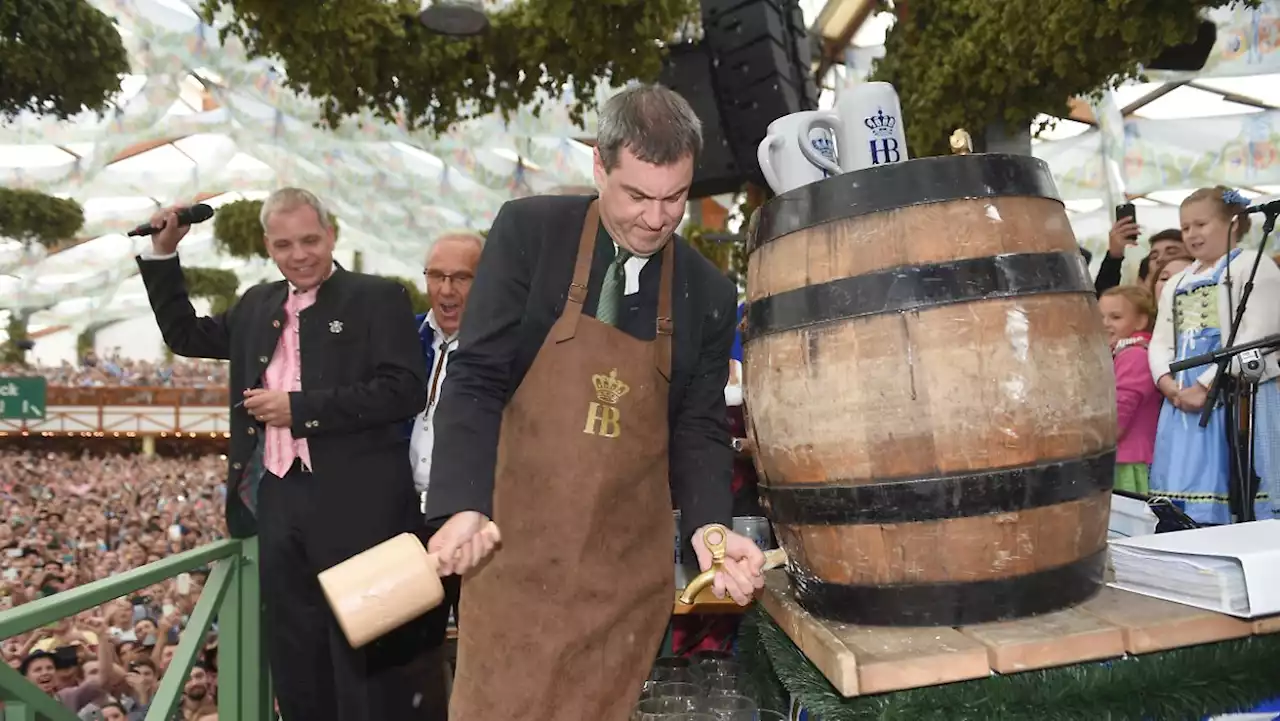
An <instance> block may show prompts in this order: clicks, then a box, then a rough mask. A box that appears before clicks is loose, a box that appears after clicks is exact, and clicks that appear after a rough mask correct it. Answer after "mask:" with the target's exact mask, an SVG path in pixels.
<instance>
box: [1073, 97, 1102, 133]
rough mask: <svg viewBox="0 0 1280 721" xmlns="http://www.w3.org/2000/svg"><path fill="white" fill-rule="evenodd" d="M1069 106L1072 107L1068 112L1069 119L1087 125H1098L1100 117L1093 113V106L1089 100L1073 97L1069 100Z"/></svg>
mask: <svg viewBox="0 0 1280 721" xmlns="http://www.w3.org/2000/svg"><path fill="white" fill-rule="evenodd" d="M1067 107H1069V108H1071V112H1070V113H1068V114H1067V120H1074V121H1076V122H1077V123H1084V124H1086V125H1093V126H1095V127H1096V126H1097V125H1098V118H1097V116H1095V115H1094V114H1093V108H1091V107H1089V102H1088V101H1087V100H1085V99H1083V98H1071V99H1070V100H1068V101H1067Z"/></svg>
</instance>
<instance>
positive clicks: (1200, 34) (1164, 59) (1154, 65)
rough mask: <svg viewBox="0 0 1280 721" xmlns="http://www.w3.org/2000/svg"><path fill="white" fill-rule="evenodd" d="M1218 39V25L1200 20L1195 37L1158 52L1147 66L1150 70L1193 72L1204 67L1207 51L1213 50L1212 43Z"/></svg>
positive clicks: (1207, 56)
mask: <svg viewBox="0 0 1280 721" xmlns="http://www.w3.org/2000/svg"><path fill="white" fill-rule="evenodd" d="M1217 40H1218V26H1217V25H1214V24H1213V22H1212V21H1210V20H1202V21H1201V22H1200V27H1199V28H1197V30H1196V39H1195V40H1193V41H1191V42H1189V43H1186V44H1183V45H1174V46H1173V47H1171V48H1167V49H1166V50H1165V51H1164V52H1162V53H1160V55H1159V56H1157V57H1156V59H1155V60H1152V61H1151V62H1150V63H1149V64H1148V65H1147V67H1149V68H1151V69H1152V70H1181V71H1184V72H1193V71H1196V70H1200V69H1202V68H1204V64H1205V63H1206V62H1208V61H1209V53H1211V52H1213V44H1214V43H1215V42H1217Z"/></svg>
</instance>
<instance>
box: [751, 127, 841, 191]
mask: <svg viewBox="0 0 1280 721" xmlns="http://www.w3.org/2000/svg"><path fill="white" fill-rule="evenodd" d="M819 115H821V113H820V112H818V111H816V110H805V111H802V112H799V113H791V114H790V115H784V116H782V117H781V118H778V119H777V120H775V121H773V122H772V123H769V129H768V134H767V135H766V136H765V139H764V140H763V141H761V143H760V147H759V148H758V149H757V151H756V159H757V160H758V161H759V162H760V172H761V173H763V174H764V179H765V181H766V182H768V183H769V187H770V188H773V192H775V193H785V192H787V191H788V190H794V189H795V188H798V187H800V186H802V185H808V184H809V183H814V182H817V181H819V180H822V179H823V178H826V177H830V176H831V175H832V174H833V173H838V172H840V171H839V170H834V171H831V170H827V169H825V168H829V167H835V161H836V149H835V147H834V143H833V142H832V135H831V132H830V131H828V130H826V129H823V128H819V127H814V128H813V129H812V130H810V131H806V130H805V128H807V127H808V126H810V125H811V124H812V123H813V121H814V119H815V118H816V117H817V116H819ZM800 138H803V140H801V139H800ZM811 156H816V157H820V158H822V159H823V160H824V161H825V163H826V165H824V166H818V165H815V164H814V162H812V161H811V159H810V158H811Z"/></svg>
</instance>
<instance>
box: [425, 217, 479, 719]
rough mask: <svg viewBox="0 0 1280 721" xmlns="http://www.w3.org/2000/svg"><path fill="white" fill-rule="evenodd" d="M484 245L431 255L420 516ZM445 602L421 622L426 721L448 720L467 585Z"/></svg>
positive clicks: (448, 593)
mask: <svg viewBox="0 0 1280 721" xmlns="http://www.w3.org/2000/svg"><path fill="white" fill-rule="evenodd" d="M483 244H484V241H483V239H481V237H480V236H479V235H476V234H475V233H471V232H465V231H464V232H449V233H445V234H444V235H442V236H440V237H439V238H438V239H437V240H436V242H435V243H434V244H432V246H431V249H430V250H429V251H428V252H427V262H426V265H425V266H424V269H423V276H424V277H425V278H426V281H427V295H429V296H430V297H431V310H429V311H427V312H426V313H425V314H423V315H420V316H418V337H419V338H421V339H422V357H423V360H424V362H425V363H426V370H427V402H426V405H425V406H424V407H423V410H422V412H421V413H419V414H418V415H417V416H416V417H415V418H414V421H413V430H412V432H411V435H410V436H409V459H410V462H411V463H412V465H413V483H414V486H415V487H417V489H418V499H419V503H420V504H421V506H420V510H421V511H422V512H425V511H426V504H427V487H428V485H429V483H430V480H431V449H432V447H433V446H434V445H435V443H434V441H435V429H434V427H433V425H432V419H433V418H434V416H435V409H436V406H437V405H439V403H438V402H439V400H440V387H441V386H442V385H444V380H445V375H446V372H447V367H448V360H449V354H450V353H452V352H453V349H454V348H456V347H457V345H458V327H459V326H460V325H461V324H462V313H463V311H465V310H466V307H467V296H468V295H470V293H471V281H472V279H473V278H475V274H476V266H477V265H478V264H479V263H480V251H481V249H482V247H483ZM438 525H439V524H436V526H433V527H430V528H428V530H427V535H424V536H423V537H424V538H428V537H430V534H432V533H434V532H435V531H436V530H437V527H438ZM441 582H442V583H443V584H444V590H445V602H444V603H442V604H440V606H438V607H437V608H435V609H434V610H432V611H430V612H429V613H427V614H426V617H425V618H424V619H423V620H422V623H423V624H424V633H425V634H426V644H425V645H426V647H427V649H428V652H427V654H426V656H427V659H428V660H427V663H428V665H429V666H430V669H429V670H428V672H427V679H426V681H427V688H426V693H425V694H424V699H423V701H424V703H423V706H422V710H423V711H424V718H426V719H429V720H430V721H434V720H435V719H441V721H443V719H445V718H447V715H448V710H447V709H448V684H447V682H446V680H445V679H446V677H447V676H446V675H447V671H446V669H445V661H446V659H445V658H444V652H443V649H444V640H445V632H446V630H447V628H448V625H449V612H450V610H453V611H454V612H455V613H456V612H457V608H458V598H459V594H460V590H461V585H462V579H461V577H460V576H446V577H444V578H442V579H441Z"/></svg>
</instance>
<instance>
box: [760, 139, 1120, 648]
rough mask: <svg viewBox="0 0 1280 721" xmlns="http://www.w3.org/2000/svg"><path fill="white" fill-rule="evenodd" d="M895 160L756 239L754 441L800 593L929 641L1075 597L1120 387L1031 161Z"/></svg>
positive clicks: (1090, 588) (832, 609)
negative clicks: (928, 630)
mask: <svg viewBox="0 0 1280 721" xmlns="http://www.w3.org/2000/svg"><path fill="white" fill-rule="evenodd" d="M911 162H912V163H915V164H916V165H917V167H916V168H914V169H913V168H911V167H897V168H893V169H892V170H891V171H890V172H889V173H885V172H883V171H881V170H880V169H877V170H875V171H869V172H868V173H866V174H865V177H859V178H849V177H848V176H837V177H836V178H832V179H829V180H826V181H822V182H821V183H816V184H814V185H813V186H806V187H805V188H801V189H799V190H797V191H793V192H792V193H788V194H786V195H783V196H779V197H778V198H775V199H774V200H773V201H770V205H767V206H766V207H765V208H764V209H763V212H762V214H761V215H762V216H763V217H762V218H757V219H755V221H756V223H755V224H753V225H754V226H755V227H754V232H755V235H754V237H753V239H752V246H753V247H752V253H751V257H750V261H749V265H748V301H749V303H750V304H749V306H748V311H747V330H746V333H745V336H744V337H745V340H746V343H745V363H744V382H745V387H746V391H747V399H748V405H749V411H750V413H749V415H750V419H751V420H750V426H751V428H750V432H751V433H752V435H753V438H754V440H755V443H756V447H757V455H756V458H757V464H758V467H759V470H760V471H761V476H762V478H763V479H764V480H765V482H766V487H765V488H764V489H763V495H764V497H765V502H766V505H767V507H768V508H769V513H770V516H771V517H772V518H773V520H774V525H775V531H776V533H777V535H778V537H779V539H780V540H781V542H782V544H783V545H784V547H785V548H787V550H788V552H789V554H790V555H791V558H792V564H791V566H790V571H791V574H792V578H793V580H794V581H795V583H796V584H797V590H798V598H799V599H800V601H801V602H802V603H804V604H805V605H806V607H808V608H809V610H810V611H812V612H814V613H817V614H819V615H823V616H827V617H831V618H836V619H839V620H846V621H850V622H857V623H885V624H924V625H929V624H947V625H951V624H959V623H975V622H981V621H986V620H996V619H1000V618H1010V617H1016V616H1022V615H1027V614H1031V613H1039V612H1043V611H1048V610H1054V609H1055V608H1060V607H1063V606H1067V605H1071V604H1073V603H1076V602H1079V601H1082V600H1084V598H1086V597H1087V596H1088V595H1091V594H1092V593H1093V592H1094V591H1095V590H1096V589H1097V587H1098V585H1099V583H1100V580H1101V570H1102V565H1103V562H1104V555H1105V554H1104V549H1105V542H1106V528H1107V519H1108V514H1109V500H1110V495H1109V491H1110V485H1111V479H1112V473H1113V465H1114V449H1115V442H1116V425H1115V389H1114V384H1113V383H1112V381H1111V356H1110V351H1109V349H1108V348H1107V345H1106V343H1105V338H1104V336H1103V335H1102V333H1101V325H1100V322H1099V319H1098V312H1097V306H1096V301H1095V300H1094V297H1093V294H1092V284H1091V282H1090V281H1089V279H1088V276H1087V273H1086V272H1085V270H1084V268H1083V262H1082V258H1081V257H1080V255H1079V250H1078V247H1077V245H1076V242H1075V238H1074V236H1073V234H1072V232H1071V229H1070V224H1069V223H1068V221H1067V218H1066V215H1065V212H1064V211H1063V208H1062V205H1061V203H1060V202H1059V201H1058V200H1057V199H1056V193H1055V192H1054V191H1053V189H1052V182H1051V180H1049V179H1048V171H1047V168H1045V167H1044V166H1043V164H1042V163H1040V161H1037V160H1034V159H1031V158H1013V157H1011V156H970V157H968V158H964V159H961V158H949V159H941V158H939V159H927V160H925V161H911ZM926 164H928V165H929V166H931V167H928V168H925V167H922V166H925V165H926ZM905 165H906V166H910V164H905ZM918 171H924V172H918ZM1001 173H1005V174H1004V175H1003V176H1001ZM895 174H896V177H887V176H891V175H895ZM850 175H853V176H859V175H860V174H858V173H854V174H850ZM873 175H876V176H878V177H879V179H880V180H881V181H882V182H880V183H874V182H871V176H873ZM927 176H933V179H932V184H930V181H928V180H926V181H924V182H922V183H916V185H917V186H919V187H915V188H913V187H910V186H911V183H909V182H903V181H904V179H905V180H907V181H910V180H912V179H913V178H920V177H927ZM994 176H1000V177H1001V178H1003V180H1000V179H999V178H998V179H997V181H992V180H991V178H992V177H994ZM839 186H843V187H839ZM920 187H923V190H922V191H921V190H920ZM863 188H867V190H864V189H863ZM1019 191H1022V192H1019ZM895 193H896V196H897V197H895ZM913 193H916V195H913ZM920 193H922V195H920ZM920 197H924V198H925V199H926V200H928V201H929V202H928V203H921V202H919V199H920ZM771 206H772V207H771Z"/></svg>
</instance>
